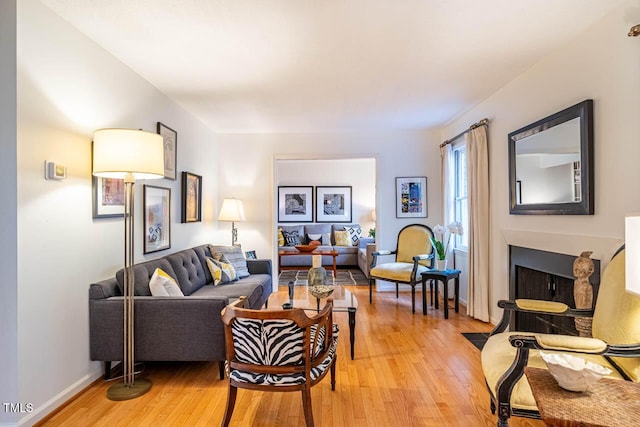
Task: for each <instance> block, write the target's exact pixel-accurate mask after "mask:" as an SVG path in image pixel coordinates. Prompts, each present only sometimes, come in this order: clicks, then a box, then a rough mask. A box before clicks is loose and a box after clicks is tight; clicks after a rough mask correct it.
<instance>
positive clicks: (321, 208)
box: [316, 186, 351, 222]
mask: <svg viewBox="0 0 640 427" xmlns="http://www.w3.org/2000/svg"><path fill="white" fill-rule="evenodd" d="M316 222H351V186H344V187H323V186H318V187H316Z"/></svg>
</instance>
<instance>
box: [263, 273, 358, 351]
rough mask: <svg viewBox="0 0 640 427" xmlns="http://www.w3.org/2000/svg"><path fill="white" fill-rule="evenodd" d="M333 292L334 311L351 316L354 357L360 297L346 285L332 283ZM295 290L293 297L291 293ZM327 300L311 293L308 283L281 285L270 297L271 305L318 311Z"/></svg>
mask: <svg viewBox="0 0 640 427" xmlns="http://www.w3.org/2000/svg"><path fill="white" fill-rule="evenodd" d="M332 287H333V288H334V291H333V293H332V294H331V295H330V296H329V297H328V298H333V312H334V313H347V314H348V316H349V342H350V344H351V359H352V360H353V358H354V343H355V330H356V311H357V310H358V299H357V298H356V296H355V295H353V294H352V293H351V292H350V291H349V290H348V289H347V288H346V287H344V286H342V285H332ZM291 291H292V292H293V298H290V297H289V295H290V293H291ZM326 302H327V298H316V297H314V296H313V295H311V293H309V288H308V286H307V285H293V286H292V285H289V286H280V287H279V288H278V292H276V293H272V294H271V296H270V297H269V306H270V307H278V306H282V308H285V309H287V308H301V309H303V310H305V311H315V312H318V311H320V309H321V308H322V307H324V305H325V304H326Z"/></svg>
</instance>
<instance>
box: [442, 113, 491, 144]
mask: <svg viewBox="0 0 640 427" xmlns="http://www.w3.org/2000/svg"><path fill="white" fill-rule="evenodd" d="M488 124H489V119H487V118H486V117H485V118H484V119H482V120H480V121H479V122H478V123H474V124H472V125H471V126H469V129H467V130H464V131H462V132H460V133H459V134H457V135H456V136H454V137H453V138H451V139H447V140H446V141H444V142H443V143H442V144H440V148H442V147H444V146H446V145H449V144H451V143H452V142H453V141H455V140H456V139H458V138H460V137H461V136H462V135H464V134H465V133H467V132H471V131H472V130H473V129H475V128H477V127H480V126H487V125H488Z"/></svg>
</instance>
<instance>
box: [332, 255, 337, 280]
mask: <svg viewBox="0 0 640 427" xmlns="http://www.w3.org/2000/svg"><path fill="white" fill-rule="evenodd" d="M332 258H333V280H334V281H335V280H336V279H337V278H338V277H337V276H338V270H336V258H337V256H336V255H333V257H332Z"/></svg>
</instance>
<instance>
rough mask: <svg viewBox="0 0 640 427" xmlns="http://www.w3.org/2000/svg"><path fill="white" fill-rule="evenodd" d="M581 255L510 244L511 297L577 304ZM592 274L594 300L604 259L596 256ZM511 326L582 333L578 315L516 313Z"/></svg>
mask: <svg viewBox="0 0 640 427" xmlns="http://www.w3.org/2000/svg"><path fill="white" fill-rule="evenodd" d="M576 257H577V255H566V254H560V253H555V252H547V251H542V250H537V249H531V248H524V247H520V246H509V299H510V300H515V299H524V298H526V299H538V300H546V301H557V302H562V303H565V304H567V305H568V306H569V307H572V308H575V301H574V298H573V281H574V279H575V277H574V275H573V262H574V261H575V259H576ZM593 264H594V272H593V274H592V275H591V277H589V282H590V283H591V285H592V286H593V302H594V304H595V301H596V298H597V297H598V288H599V284H600V261H599V260H596V259H594V260H593ZM510 329H511V330H515V331H523V332H540V333H547V334H567V335H578V331H577V330H576V327H575V323H574V319H573V318H571V317H560V316H551V315H539V314H529V313H516V314H515V316H512V318H511V323H510Z"/></svg>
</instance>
